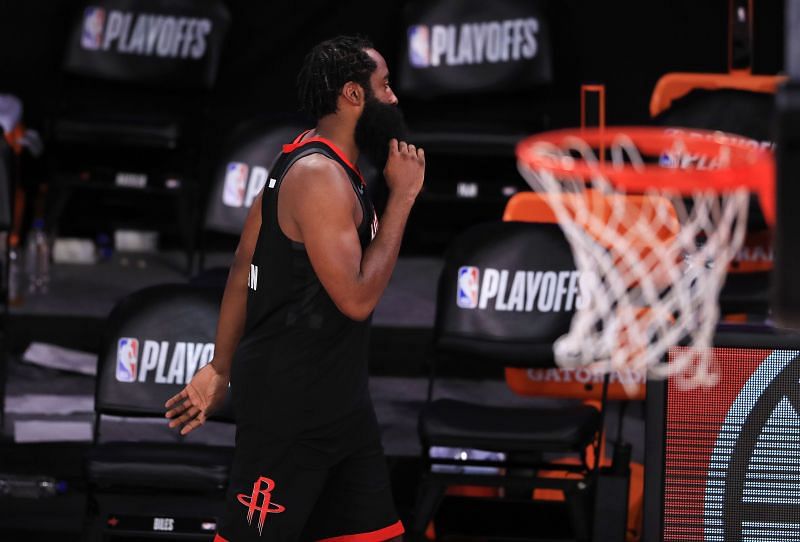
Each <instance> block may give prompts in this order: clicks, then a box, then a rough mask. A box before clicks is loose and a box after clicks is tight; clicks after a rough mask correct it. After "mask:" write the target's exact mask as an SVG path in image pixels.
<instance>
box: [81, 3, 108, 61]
mask: <svg viewBox="0 0 800 542" xmlns="http://www.w3.org/2000/svg"><path fill="white" fill-rule="evenodd" d="M105 24H106V10H104V9H103V8H100V7H97V6H88V7H87V8H86V10H85V11H84V12H83V32H82V33H81V46H82V47H83V48H84V49H89V50H90V51H96V50H97V49H99V48H100V44H101V43H102V42H103V27H105Z"/></svg>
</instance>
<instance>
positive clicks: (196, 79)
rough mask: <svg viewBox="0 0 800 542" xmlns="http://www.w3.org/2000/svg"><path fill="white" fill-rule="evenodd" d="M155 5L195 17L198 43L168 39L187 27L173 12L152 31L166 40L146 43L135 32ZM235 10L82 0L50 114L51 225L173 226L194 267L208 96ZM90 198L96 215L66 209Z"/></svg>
mask: <svg viewBox="0 0 800 542" xmlns="http://www.w3.org/2000/svg"><path fill="white" fill-rule="evenodd" d="M154 12H155V13H158V14H159V17H162V16H163V17H164V19H166V20H167V21H168V22H169V21H170V19H171V20H172V21H173V22H174V21H175V20H178V18H182V19H183V20H185V21H187V23H188V24H187V25H186V27H187V30H186V32H185V34H184V35H183V42H181V43H184V42H185V44H186V45H187V46H188V45H192V46H193V47H194V51H193V52H192V53H191V55H189V54H186V53H185V52H184V51H183V50H182V49H180V48H178V49H174V47H172V48H169V49H170V50H165V49H164V44H167V45H169V44H170V41H169V40H171V43H173V44H177V43H178V42H177V41H176V39H180V38H181V36H180V30H178V31H175V30H174V29H175V27H174V26H170V25H168V24H166V23H165V24H164V28H163V29H162V30H159V31H158V32H155V33H153V32H151V34H152V36H151V37H152V38H155V39H157V40H160V41H158V42H156V45H154V46H153V45H152V44H150V46H149V49H148V48H147V47H148V45H147V44H145V45H144V46H143V45H142V43H141V40H139V41H137V38H139V37H140V33H138V35H135V34H137V32H136V30H140V29H141V28H142V27H145V25H144V24H140V23H142V17H151V16H152V15H150V14H152V13H154ZM121 21H127V22H126V23H125V24H126V25H127V26H125V27H123V26H122V24H123V23H121ZM228 21H229V14H228V10H227V8H226V7H225V6H224V4H223V3H222V2H220V1H219V0H209V1H206V2H201V3H198V2H191V1H188V0H177V1H173V2H155V3H154V2H152V1H149V2H146V1H142V0H132V1H131V2H126V3H124V4H119V3H118V2H113V1H110V0H97V1H95V2H92V3H91V5H85V4H83V3H79V4H77V5H76V10H75V13H74V17H73V23H72V26H71V28H70V32H69V39H68V41H67V42H66V43H65V44H64V50H65V55H64V63H63V65H62V75H61V78H60V81H59V86H60V87H61V88H60V89H59V90H60V92H59V100H58V103H57V104H56V106H55V107H54V110H53V111H51V112H49V115H48V118H47V128H48V130H47V132H48V136H49V141H48V143H49V152H48V162H49V164H48V168H49V170H50V175H49V177H50V183H49V184H50V191H49V194H48V195H49V200H50V201H49V205H48V213H47V214H48V216H47V217H46V218H47V225H48V228H49V229H51V230H52V231H53V232H58V231H59V230H61V231H65V230H70V229H71V230H72V231H71V232H69V233H71V234H73V235H76V234H77V235H91V236H92V237H94V235H96V234H98V233H101V232H103V231H105V232H108V233H112V232H113V231H114V230H116V229H123V228H137V229H147V230H159V231H161V232H163V233H167V234H177V237H178V239H180V240H181V241H182V245H183V248H184V250H185V252H186V258H187V270H188V269H190V267H191V264H192V259H193V257H194V250H195V244H196V239H195V238H196V230H197V224H196V223H197V211H198V208H199V198H198V192H199V190H198V188H199V185H200V183H199V182H198V180H199V179H200V177H201V174H202V171H203V167H202V165H201V164H202V158H203V151H202V147H203V144H204V139H203V135H202V134H203V131H204V129H206V126H205V124H206V122H205V121H206V119H205V112H204V100H206V99H207V97H208V91H209V90H210V89H211V88H212V87H213V84H214V81H215V79H216V73H217V67H218V64H219V58H220V52H221V47H222V40H223V38H224V35H225V33H226V30H227V26H228ZM129 27H130V28H129ZM131 28H133V29H134V30H131ZM129 30H130V32H129ZM201 30H208V32H207V33H201ZM193 31H197V33H198V35H197V36H196V37H195V36H193V35H192V32H193ZM195 40H198V41H196V42H195ZM199 40H202V41H199ZM151 41H152V40H151ZM154 47H155V49H154ZM192 55H195V56H192ZM78 194H81V195H83V196H84V198H83V200H78V198H76V197H75V196H76V195H78ZM87 196H88V197H87ZM86 200H88V201H89V202H91V203H90V204H89V205H91V208H92V209H93V211H94V212H92V213H90V214H91V216H92V217H93V220H92V222H91V223H88V222H85V221H82V220H81V219H80V215H78V213H75V212H74V210H73V213H74V215H78V216H77V217H76V219H74V220H72V221H71V222H70V223H66V222H65V221H63V220H62V217H63V214H64V213H65V212H66V210H67V208H68V206H69V207H70V208H73V209H78V210H85V209H86V208H87V207H89V205H87V204H86V203H85V201H86ZM98 202H102V205H98ZM98 209H110V210H113V212H108V211H105V212H98ZM74 215H73V216H74Z"/></svg>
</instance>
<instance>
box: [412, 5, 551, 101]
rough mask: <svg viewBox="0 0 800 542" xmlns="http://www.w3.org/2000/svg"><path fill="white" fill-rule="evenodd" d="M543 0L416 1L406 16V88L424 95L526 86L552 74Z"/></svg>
mask: <svg viewBox="0 0 800 542" xmlns="http://www.w3.org/2000/svg"><path fill="white" fill-rule="evenodd" d="M543 6H544V2H542V1H537V0H497V1H493V2H480V1H478V0H440V1H437V2H415V3H414V4H412V5H411V6H409V8H408V12H407V17H406V36H405V53H404V56H403V59H402V62H401V65H400V86H401V88H402V90H403V91H405V92H408V93H412V94H416V95H422V96H429V95H436V94H451V93H471V92H492V91H505V90H513V89H520V88H527V87H530V86H532V85H536V84H541V83H547V82H549V81H550V80H551V77H552V75H551V60H550V57H551V51H550V37H549V29H548V24H547V21H546V20H545V19H544V9H543Z"/></svg>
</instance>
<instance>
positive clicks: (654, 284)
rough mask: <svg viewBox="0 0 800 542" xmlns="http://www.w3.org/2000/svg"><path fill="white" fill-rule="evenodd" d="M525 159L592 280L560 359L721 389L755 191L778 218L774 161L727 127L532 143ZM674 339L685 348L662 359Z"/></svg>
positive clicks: (578, 133) (542, 138) (572, 134)
mask: <svg viewBox="0 0 800 542" xmlns="http://www.w3.org/2000/svg"><path fill="white" fill-rule="evenodd" d="M517 159H518V166H519V170H520V173H521V174H522V176H523V177H524V178H525V180H526V181H527V182H528V183H529V184H530V185H531V187H532V188H533V189H534V190H535V191H537V192H540V193H543V194H544V196H545V198H546V199H547V201H548V204H549V205H550V206H551V208H552V209H553V211H554V213H555V215H556V216H557V218H558V221H559V224H560V225H561V228H562V229H563V230H564V233H565V235H566V237H567V239H568V240H569V242H570V244H571V245H572V248H573V252H574V255H575V261H576V264H577V267H578V270H579V271H580V272H581V274H582V276H584V277H588V278H587V279H586V281H585V286H586V287H587V288H588V289H589V292H590V300H589V303H586V304H584V305H583V306H582V307H581V308H580V309H578V310H577V312H576V314H575V317H574V318H573V320H572V324H571V326H570V330H569V332H568V333H567V334H566V335H564V336H563V337H561V338H560V339H559V340H558V341H557V342H556V344H555V345H554V352H555V356H556V360H557V361H558V363H559V364H560V365H562V366H563V367H577V366H590V367H592V368H593V369H595V370H598V371H602V372H608V371H613V370H620V369H637V370H641V369H647V370H648V372H649V374H650V375H652V376H657V377H667V376H670V375H680V377H681V378H683V379H684V380H685V382H686V384H687V385H698V384H706V385H708V384H712V383H714V382H715V376H714V374H713V371H712V369H711V367H710V366H709V365H710V363H711V349H710V347H711V343H712V339H713V334H714V329H715V326H716V323H717V320H718V318H719V306H718V295H719V291H720V289H721V288H722V285H723V283H724V281H725V274H726V271H727V269H728V265H729V264H730V262H731V260H732V259H733V258H734V256H735V255H736V253H737V251H738V250H739V248H740V246H741V244H742V241H743V239H744V235H745V230H746V225H747V209H748V204H749V198H750V193H751V192H754V193H756V194H758V195H759V197H760V201H761V205H762V208H763V211H764V215H765V217H766V218H767V220H768V221H769V222H770V223H772V222H774V216H775V201H774V178H775V177H774V165H773V160H772V156H771V154H770V153H769V152H767V151H764V150H762V149H761V148H760V147H759V145H758V143H757V142H755V141H753V140H750V139H747V138H744V137H741V136H736V135H732V134H726V133H722V132H711V131H703V130H693V129H692V130H689V129H681V128H666V129H665V128H646V127H613V128H612V127H607V128H605V127H600V128H596V129H575V130H561V131H554V132H546V133H543V134H538V135H535V136H532V137H530V138H527V139H525V140H524V141H522V142H521V143H520V144H519V145H518V146H517ZM677 344H682V345H685V346H687V348H686V349H682V350H681V352H682V353H681V355H679V356H676V357H673V358H671V360H670V363H669V364H662V363H661V361H662V360H663V359H665V355H666V353H667V351H668V350H669V348H670V347H672V346H674V345H677Z"/></svg>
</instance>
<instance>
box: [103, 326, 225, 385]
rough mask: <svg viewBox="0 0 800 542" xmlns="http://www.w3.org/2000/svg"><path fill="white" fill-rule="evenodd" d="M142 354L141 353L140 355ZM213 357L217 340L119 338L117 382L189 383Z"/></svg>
mask: <svg viewBox="0 0 800 542" xmlns="http://www.w3.org/2000/svg"><path fill="white" fill-rule="evenodd" d="M140 354H141V356H140ZM213 357H214V343H196V342H184V341H178V342H170V341H153V340H146V341H144V343H143V346H142V348H141V353H140V351H139V340H138V339H134V338H130V337H123V338H120V339H119V340H118V341H117V371H116V378H117V381H118V382H127V383H134V382H140V383H144V382H153V383H156V384H181V385H184V384H188V383H189V381H190V380H191V379H192V377H193V376H194V374H195V373H196V372H197V370H198V369H200V368H202V367H203V366H205V365H206V364H208V362H210V361H211V359H212V358H213Z"/></svg>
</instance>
